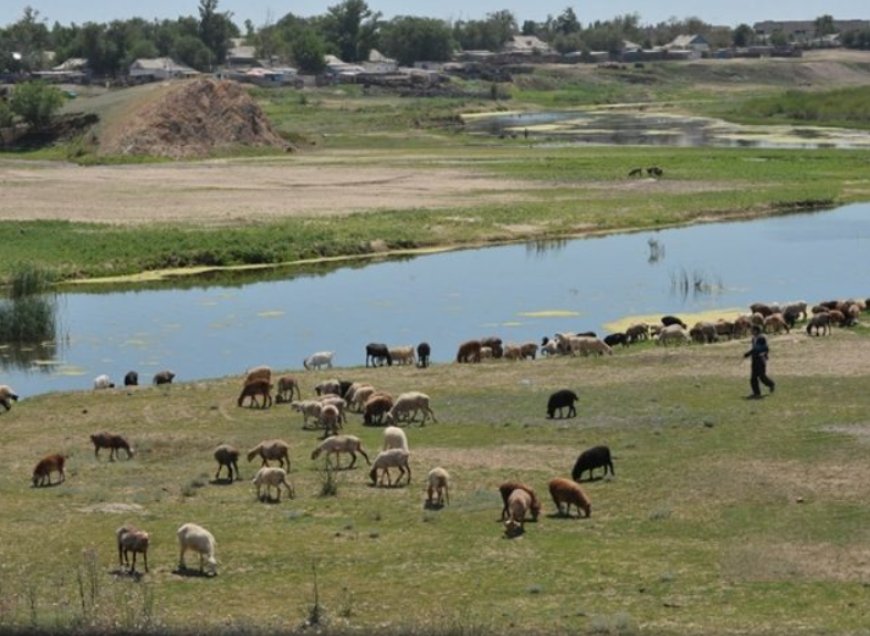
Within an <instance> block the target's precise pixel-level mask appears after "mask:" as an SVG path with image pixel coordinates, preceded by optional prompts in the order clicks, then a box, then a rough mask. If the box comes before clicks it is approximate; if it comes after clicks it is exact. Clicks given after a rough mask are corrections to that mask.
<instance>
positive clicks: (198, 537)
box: [175, 523, 217, 575]
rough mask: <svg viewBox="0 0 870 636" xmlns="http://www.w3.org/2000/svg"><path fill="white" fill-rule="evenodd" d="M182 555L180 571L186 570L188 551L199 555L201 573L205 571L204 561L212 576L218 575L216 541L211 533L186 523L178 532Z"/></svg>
mask: <svg viewBox="0 0 870 636" xmlns="http://www.w3.org/2000/svg"><path fill="white" fill-rule="evenodd" d="M175 534H176V536H177V537H178V545H179V547H180V548H181V555H180V556H179V558H178V569H179V570H186V569H187V566H186V565H185V564H184V554H185V552H187V551H188V550H193V551H194V552H198V553H199V571H200V572H202V571H203V561H205V564H206V565H207V566H208V571H209V572H210V573H211V574H213V575H214V574H217V561H216V560H215V557H214V549H215V545H216V543H215V540H214V536H213V535H212V533H211V532H209V531H208V530H206V529H205V528H203V527H202V526H198V525H196V524H195V523H185V524H184V525H182V526H181V527H180V528H178V530H177V531H176V533H175Z"/></svg>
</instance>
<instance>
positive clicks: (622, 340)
mask: <svg viewBox="0 0 870 636" xmlns="http://www.w3.org/2000/svg"><path fill="white" fill-rule="evenodd" d="M604 344H606V345H607V346H608V347H615V346H616V345H618V344H620V345H622V346H623V347H627V346H628V336H627V335H625V334H624V333H622V332H621V331H620V332H617V333H612V334H610V335H608V336H604Z"/></svg>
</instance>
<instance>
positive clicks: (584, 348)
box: [580, 338, 613, 356]
mask: <svg viewBox="0 0 870 636" xmlns="http://www.w3.org/2000/svg"><path fill="white" fill-rule="evenodd" d="M590 353H597V354H598V355H604V354H607V355H609V356H612V355H613V349H612V348H611V347H610V345H608V344H607V343H606V342H604V341H603V340H600V339H598V338H581V339H580V355H584V356H588V355H589V354H590Z"/></svg>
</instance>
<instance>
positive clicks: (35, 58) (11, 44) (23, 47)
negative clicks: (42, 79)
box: [2, 7, 49, 71]
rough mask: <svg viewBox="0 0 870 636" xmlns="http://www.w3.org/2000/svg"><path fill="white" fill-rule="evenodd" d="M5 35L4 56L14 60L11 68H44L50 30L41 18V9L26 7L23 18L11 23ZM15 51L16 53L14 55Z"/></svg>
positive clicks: (30, 69)
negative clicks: (44, 53)
mask: <svg viewBox="0 0 870 636" xmlns="http://www.w3.org/2000/svg"><path fill="white" fill-rule="evenodd" d="M3 35H4V37H3V38H2V48H3V53H4V55H3V57H4V58H6V59H8V60H10V61H11V62H12V64H11V65H10V66H11V67H12V68H10V70H16V71H17V70H24V71H33V70H39V69H41V68H42V66H43V61H44V56H43V52H44V51H45V50H46V49H47V48H48V44H49V32H48V27H47V26H45V23H44V22H43V21H41V20H40V19H39V11H37V10H35V9H33V8H31V7H25V8H24V14H23V15H22V16H21V19H20V20H18V22H15V23H14V24H11V25H9V27H7V28H6V30H5V33H4V34H3ZM13 53H15V54H16V55H15V56H13V55H12V54H13ZM16 67H17V68H16Z"/></svg>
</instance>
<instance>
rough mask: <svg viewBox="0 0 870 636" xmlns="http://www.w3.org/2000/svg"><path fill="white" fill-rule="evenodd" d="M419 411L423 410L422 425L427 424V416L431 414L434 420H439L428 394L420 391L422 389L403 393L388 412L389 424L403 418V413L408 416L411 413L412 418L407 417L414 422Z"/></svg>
mask: <svg viewBox="0 0 870 636" xmlns="http://www.w3.org/2000/svg"><path fill="white" fill-rule="evenodd" d="M419 411H422V412H423V420H422V421H421V422H420V426H425V425H426V418H427V417H429V416H430V415H431V416H432V421H433V422H437V421H438V420H437V419H436V418H435V412H434V411H433V410H432V409H431V408H430V407H429V396H428V395H426V394H425V393H420V391H409V392H407V393H402V394H400V395H399V397H398V398H396V402H395V404H393V408H391V409H390V410H389V412H388V413H387V416H386V420H387V424H396V423H398V422H400V421H402V420H403V417H402V416H403V415H404V416H407V415H409V414H410V418H405V419H408V421H409V422H413V421H414V420H415V419H416V418H417V413H418V412H419Z"/></svg>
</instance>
